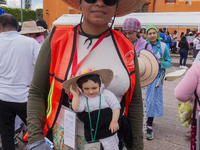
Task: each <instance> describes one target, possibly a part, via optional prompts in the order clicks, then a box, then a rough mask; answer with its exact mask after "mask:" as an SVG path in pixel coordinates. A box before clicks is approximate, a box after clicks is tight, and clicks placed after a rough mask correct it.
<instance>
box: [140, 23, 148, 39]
mask: <svg viewBox="0 0 200 150" xmlns="http://www.w3.org/2000/svg"><path fill="white" fill-rule="evenodd" d="M147 27H148V26H142V27H141V29H140V37H143V39H144V40H146V39H147V34H146V28H147Z"/></svg>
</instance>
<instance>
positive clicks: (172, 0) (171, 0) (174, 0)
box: [165, 0, 176, 3]
mask: <svg viewBox="0 0 200 150" xmlns="http://www.w3.org/2000/svg"><path fill="white" fill-rule="evenodd" d="M165 3H176V0H165Z"/></svg>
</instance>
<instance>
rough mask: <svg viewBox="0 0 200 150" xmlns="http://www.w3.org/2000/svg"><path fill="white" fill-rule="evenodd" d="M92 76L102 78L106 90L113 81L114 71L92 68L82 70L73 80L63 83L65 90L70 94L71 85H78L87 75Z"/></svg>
mask: <svg viewBox="0 0 200 150" xmlns="http://www.w3.org/2000/svg"><path fill="white" fill-rule="evenodd" d="M90 74H97V75H99V76H100V77H101V80H102V82H103V84H104V86H105V88H107V87H108V86H109V84H110V82H111V81H112V79H113V71H112V70H110V69H99V70H96V69H94V68H92V67H90V68H89V67H87V68H84V69H81V70H80V71H78V73H77V75H76V76H75V77H73V78H71V79H68V80H66V81H64V82H63V84H62V86H63V88H64V89H65V90H66V91H67V92H70V85H75V86H76V85H77V80H78V79H80V78H81V77H83V76H86V75H90Z"/></svg>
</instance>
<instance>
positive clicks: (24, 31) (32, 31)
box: [19, 29, 47, 34]
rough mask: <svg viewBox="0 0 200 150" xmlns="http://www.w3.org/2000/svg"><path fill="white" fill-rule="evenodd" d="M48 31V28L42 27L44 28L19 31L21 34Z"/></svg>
mask: <svg viewBox="0 0 200 150" xmlns="http://www.w3.org/2000/svg"><path fill="white" fill-rule="evenodd" d="M45 31H47V30H46V29H42V30H22V31H20V32H19V33H20V34H28V33H41V32H45Z"/></svg>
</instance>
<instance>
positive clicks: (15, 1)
mask: <svg viewBox="0 0 200 150" xmlns="http://www.w3.org/2000/svg"><path fill="white" fill-rule="evenodd" d="M6 1H7V5H1V6H6V7H13V8H21V0H6ZM24 3H25V0H22V7H23V8H24ZM31 4H32V5H31V9H33V10H36V9H37V8H43V0H31Z"/></svg>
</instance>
